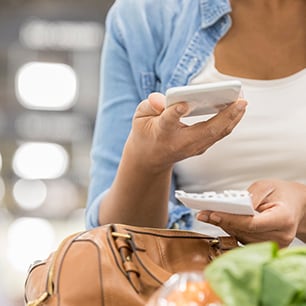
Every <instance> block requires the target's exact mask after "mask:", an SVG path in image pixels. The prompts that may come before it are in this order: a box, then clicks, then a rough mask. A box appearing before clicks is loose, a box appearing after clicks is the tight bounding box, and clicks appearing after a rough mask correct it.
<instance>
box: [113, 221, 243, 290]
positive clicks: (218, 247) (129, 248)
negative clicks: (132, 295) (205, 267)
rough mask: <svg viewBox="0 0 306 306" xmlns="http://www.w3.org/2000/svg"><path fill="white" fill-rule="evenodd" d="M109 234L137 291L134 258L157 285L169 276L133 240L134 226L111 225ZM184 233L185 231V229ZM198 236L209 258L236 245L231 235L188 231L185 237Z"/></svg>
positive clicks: (156, 233)
mask: <svg viewBox="0 0 306 306" xmlns="http://www.w3.org/2000/svg"><path fill="white" fill-rule="evenodd" d="M110 229H111V236H112V238H113V239H114V245H115V246H116V248H117V251H118V252H119V254H120V258H121V261H122V267H123V269H124V270H125V274H126V276H127V278H128V280H129V282H130V283H131V285H132V286H133V288H134V290H135V291H136V292H139V291H140V289H141V282H140V273H139V271H138V268H137V265H136V264H135V263H134V262H133V259H135V260H136V261H137V262H138V265H140V266H141V267H142V269H143V270H144V271H145V272H146V273H147V275H149V276H150V277H151V279H152V280H154V281H155V282H156V284H157V285H158V286H160V285H162V284H163V283H164V282H165V281H166V280H168V279H169V278H170V276H171V275H172V273H171V272H169V271H167V270H165V269H163V268H162V267H161V266H159V265H157V264H156V263H155V262H153V261H152V260H151V258H150V257H149V256H148V254H147V252H146V250H145V248H144V247H143V246H142V245H139V243H136V242H135V239H134V233H133V230H134V229H135V227H133V226H124V227H122V226H121V225H112V226H111V227H110ZM139 230H140V228H137V232H138V233H139ZM162 231H167V230H164V229H162V230H160V229H144V232H145V233H146V234H148V233H149V234H152V235H158V234H160V233H161V232H162ZM171 231H172V233H173V235H175V232H176V233H177V235H182V234H181V233H183V231H174V230H171ZM185 233H186V231H185ZM189 237H190V238H198V239H199V238H200V239H203V240H206V241H207V242H208V245H209V253H208V258H209V260H210V261H211V260H213V259H214V258H215V257H217V256H219V255H220V254H222V253H224V252H225V251H227V250H230V249H233V248H234V247H237V246H238V244H237V240H236V239H235V238H234V237H232V236H228V237H227V236H222V237H216V238H215V237H209V236H205V235H202V234H199V233H195V232H188V235H187V236H185V238H189Z"/></svg>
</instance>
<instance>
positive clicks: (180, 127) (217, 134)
mask: <svg viewBox="0 0 306 306" xmlns="http://www.w3.org/2000/svg"><path fill="white" fill-rule="evenodd" d="M246 105H247V102H246V101H245V100H239V101H236V102H234V103H232V104H231V105H230V106H228V107H227V108H225V109H224V110H222V111H220V112H219V113H218V114H217V115H215V116H214V117H212V118H210V119H209V120H207V121H204V122H199V123H196V124H194V125H191V126H188V125H185V124H183V123H182V122H180V118H181V117H182V116H183V115H185V114H186V113H188V104H187V103H185V102H182V103H178V104H175V105H172V106H171V107H169V108H166V109H165V96H164V95H162V94H160V93H152V94H151V95H150V96H149V97H148V99H146V100H144V101H142V102H141V103H140V104H139V106H138V107H137V109H136V112H135V115H134V119H133V125H132V130H131V133H130V135H129V138H128V141H127V147H128V151H130V150H132V152H133V156H134V158H137V163H141V165H142V166H143V167H144V168H146V169H148V170H149V171H150V172H152V171H153V172H154V171H156V172H160V171H164V170H166V169H167V170H168V169H169V168H171V167H172V165H173V164H174V163H175V162H177V161H180V160H183V159H185V158H188V157H191V156H195V155H199V154H202V153H204V152H205V151H206V150H207V149H208V148H209V147H210V146H212V145H213V144H214V143H215V142H217V141H218V140H220V139H222V138H223V137H225V136H227V135H228V134H230V133H231V131H232V130H233V128H234V127H235V126H236V125H237V124H238V122H239V121H240V120H241V118H242V116H243V114H244V112H245V108H246ZM131 147H132V148H131Z"/></svg>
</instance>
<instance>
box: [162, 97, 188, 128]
mask: <svg viewBox="0 0 306 306" xmlns="http://www.w3.org/2000/svg"><path fill="white" fill-rule="evenodd" d="M187 112H188V104H187V103H186V102H180V103H176V104H174V105H171V106H169V107H167V108H166V109H165V110H164V111H163V113H162V114H161V116H160V121H159V122H160V127H161V128H162V129H165V130H173V129H175V128H177V126H178V125H182V123H181V122H180V118H181V117H182V116H184V115H185V114H186V113H187Z"/></svg>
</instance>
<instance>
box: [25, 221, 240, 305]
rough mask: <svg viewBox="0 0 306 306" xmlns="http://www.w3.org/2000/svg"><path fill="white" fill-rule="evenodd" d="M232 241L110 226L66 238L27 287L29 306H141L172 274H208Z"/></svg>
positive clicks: (32, 270)
mask: <svg viewBox="0 0 306 306" xmlns="http://www.w3.org/2000/svg"><path fill="white" fill-rule="evenodd" d="M236 246H237V241H236V240H235V239H234V238H233V237H209V236H205V235H203V234H200V233H195V232H191V231H183V230H171V229H156V228H143V227H135V226H129V225H122V224H111V225H105V226H101V227H98V228H96V229H93V230H89V231H86V232H82V233H76V234H73V235H72V236H70V237H68V238H66V239H65V240H64V241H63V242H62V243H61V245H60V246H59V247H58V249H57V250H56V252H54V253H52V254H51V255H50V256H49V258H48V259H47V260H45V261H42V262H39V263H36V264H34V265H33V266H32V267H31V268H30V270H29V272H28V275H27V279H26V283H25V303H26V305H27V306H39V305H41V306H55V305H56V306H129V305H133V306H140V305H144V304H145V303H146V302H147V301H148V299H149V298H150V296H151V295H152V294H153V293H154V292H155V291H156V290H157V289H158V288H159V287H160V286H161V285H162V284H163V283H164V282H165V281H166V280H167V279H168V278H169V277H170V276H171V275H172V274H173V273H176V272H183V271H195V270H197V271H198V270H201V271H202V270H203V269H204V267H205V266H206V265H207V264H208V263H209V262H210V261H211V260H213V259H214V258H215V257H216V256H218V255H220V254H221V253H222V252H224V251H226V250H229V249H232V248H234V247H236Z"/></svg>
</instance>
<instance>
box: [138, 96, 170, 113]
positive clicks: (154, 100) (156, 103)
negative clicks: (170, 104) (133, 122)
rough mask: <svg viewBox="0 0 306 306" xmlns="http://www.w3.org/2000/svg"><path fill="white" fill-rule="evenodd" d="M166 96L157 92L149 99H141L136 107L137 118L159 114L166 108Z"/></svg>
mask: <svg viewBox="0 0 306 306" xmlns="http://www.w3.org/2000/svg"><path fill="white" fill-rule="evenodd" d="M164 104H165V96H164V95H163V94H161V93H158V92H155V93H152V94H150V95H149V97H148V99H145V100H143V101H141V102H140V103H139V104H138V106H137V109H136V112H135V118H139V117H148V116H158V115H160V114H161V113H162V111H163V110H164Z"/></svg>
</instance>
